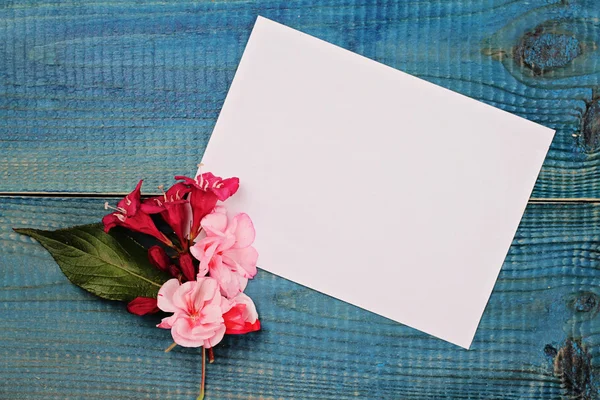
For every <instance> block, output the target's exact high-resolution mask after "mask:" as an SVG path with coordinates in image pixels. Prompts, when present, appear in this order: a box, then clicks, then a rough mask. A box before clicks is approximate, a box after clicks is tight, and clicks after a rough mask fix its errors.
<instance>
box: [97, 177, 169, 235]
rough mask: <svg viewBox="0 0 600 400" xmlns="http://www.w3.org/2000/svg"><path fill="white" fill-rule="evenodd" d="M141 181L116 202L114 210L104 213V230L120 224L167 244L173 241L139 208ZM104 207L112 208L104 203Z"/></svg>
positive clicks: (106, 230)
mask: <svg viewBox="0 0 600 400" xmlns="http://www.w3.org/2000/svg"><path fill="white" fill-rule="evenodd" d="M141 187H142V181H139V182H138V184H137V186H136V187H135V189H134V190H133V192H131V193H129V194H128V195H127V196H125V198H124V199H123V200H121V201H119V203H118V204H117V207H116V208H115V212H113V213H110V214H108V215H105V216H104V218H102V223H103V224H104V231H105V232H107V233H108V231H110V230H111V229H112V228H114V227H115V226H122V227H124V228H127V229H130V230H132V231H135V232H141V233H145V234H147V235H151V236H154V237H155V238H157V239H158V240H160V241H161V242H163V243H165V244H166V245H168V246H172V245H173V243H171V241H170V240H169V239H168V238H167V237H166V236H165V235H164V234H163V233H162V232H161V231H159V230H158V228H157V227H156V225H154V221H152V218H150V215H148V214H147V213H146V212H144V210H142V209H141V204H142V203H141V193H140V190H141ZM105 208H106V209H108V208H112V207H110V206H109V205H108V203H105Z"/></svg>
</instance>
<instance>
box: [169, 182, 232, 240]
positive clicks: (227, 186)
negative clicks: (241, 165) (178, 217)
mask: <svg viewBox="0 0 600 400" xmlns="http://www.w3.org/2000/svg"><path fill="white" fill-rule="evenodd" d="M175 179H177V180H183V183H184V184H186V185H188V186H189V187H190V189H191V193H190V197H189V200H190V205H191V206H192V228H191V231H190V240H194V238H195V237H196V236H197V235H198V232H199V231H200V221H202V218H204V216H206V214H208V213H209V212H211V211H212V210H213V208H215V206H216V205H217V200H220V201H225V200H227V199H228V198H229V197H231V196H233V195H234V194H235V193H236V192H237V190H238V188H239V186H240V180H239V179H238V178H227V179H222V178H220V177H218V176H214V175H213V174H212V173H210V172H206V173H204V174H201V175H198V176H197V177H196V178H195V179H192V178H188V177H186V176H176V177H175Z"/></svg>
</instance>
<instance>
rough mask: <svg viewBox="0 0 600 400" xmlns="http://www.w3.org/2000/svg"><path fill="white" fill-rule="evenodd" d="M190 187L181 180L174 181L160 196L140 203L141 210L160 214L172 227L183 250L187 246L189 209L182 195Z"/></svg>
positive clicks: (188, 190)
mask: <svg viewBox="0 0 600 400" xmlns="http://www.w3.org/2000/svg"><path fill="white" fill-rule="evenodd" d="M190 191H191V189H190V188H189V187H188V186H187V185H185V184H184V183H182V182H179V183H176V184H174V185H173V186H171V188H170V189H169V190H167V191H166V193H164V194H163V195H162V196H156V197H151V198H149V199H147V200H144V202H143V203H142V207H141V208H142V211H144V212H146V213H148V214H157V213H160V216H161V217H162V218H163V219H164V220H165V222H166V223H167V224H169V226H170V227H171V228H172V229H173V232H175V234H176V235H177V238H178V239H179V242H180V243H181V246H182V248H183V249H184V250H186V249H187V248H188V234H189V231H190V225H189V220H190V218H191V209H190V206H189V202H188V200H186V199H184V196H185V195H186V194H187V193H189V192H190Z"/></svg>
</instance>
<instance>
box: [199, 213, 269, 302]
mask: <svg viewBox="0 0 600 400" xmlns="http://www.w3.org/2000/svg"><path fill="white" fill-rule="evenodd" d="M201 226H202V228H203V229H204V231H205V232H206V237H204V238H202V239H200V240H199V241H198V242H197V243H196V244H194V245H193V246H192V247H190V252H191V253H192V255H193V256H194V257H196V258H197V259H198V260H199V261H200V267H199V271H198V277H202V276H204V275H206V274H207V273H209V272H210V276H211V277H213V278H215V279H216V280H217V282H218V283H219V287H220V288H221V294H223V295H224V296H225V297H227V298H234V297H235V296H236V295H237V294H238V293H240V292H242V291H244V289H245V288H246V285H247V284H248V279H251V278H253V277H254V276H255V275H256V272H257V269H256V262H257V260H258V252H257V251H256V249H254V247H252V246H251V245H252V243H253V242H254V236H255V231H254V225H253V224H252V220H251V219H250V217H249V216H248V215H247V214H244V213H240V214H237V215H236V216H234V217H233V218H232V219H231V220H229V219H228V217H227V213H226V210H225V208H224V207H216V208H215V209H214V210H213V212H212V213H210V214H208V215H207V216H206V217H204V218H203V219H202V223H201Z"/></svg>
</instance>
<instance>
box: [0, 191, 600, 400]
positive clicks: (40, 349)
mask: <svg viewBox="0 0 600 400" xmlns="http://www.w3.org/2000/svg"><path fill="white" fill-rule="evenodd" d="M102 203H103V200H102V199H55V198H35V199H32V198H6V197H5V198H0V357H1V359H2V363H0V378H1V379H0V398H2V399H7V400H17V399H44V400H49V399H61V400H62V399H67V398H68V399H107V398H110V399H145V398H150V399H158V398H160V399H181V400H184V399H185V400H187V399H193V398H195V397H194V396H195V394H196V390H197V385H198V379H199V376H198V371H199V367H200V358H199V355H198V352H197V351H194V350H182V349H176V350H175V351H173V352H171V353H169V354H165V353H163V349H164V348H166V347H167V346H168V345H169V344H170V343H171V341H170V338H169V333H168V332H167V331H163V330H160V329H157V328H155V327H154V325H155V324H156V322H157V317H155V316H152V317H148V318H140V317H136V316H133V315H130V314H128V313H127V312H126V311H125V309H124V306H122V305H121V304H119V303H112V302H107V301H102V300H99V299H97V298H95V297H94V296H92V295H89V294H87V293H86V292H83V291H82V290H80V289H78V288H77V287H74V286H73V285H71V284H70V283H69V282H68V281H67V279H66V278H65V277H64V276H63V275H62V274H61V272H60V270H59V268H58V266H57V265H56V264H55V263H54V262H53V260H52V259H51V258H50V256H49V255H48V254H47V253H46V252H45V251H44V250H43V249H42V248H41V246H39V245H38V244H37V243H35V242H34V241H33V240H32V239H30V238H28V237H25V236H20V235H17V234H16V233H14V232H12V231H11V229H10V228H11V227H13V226H17V227H29V226H36V227H40V228H58V227H64V226H68V225H70V224H75V223H87V222H93V221H96V220H97V219H98V218H99V217H100V216H101V215H102V214H103V213H104V210H102ZM599 241H600V205H598V204H585V205H581V204H579V205H552V204H548V205H546V204H533V205H530V206H529V207H528V209H527V212H526V213H525V216H524V218H523V222H522V224H521V227H520V229H519V231H518V233H517V236H516V238H515V240H514V243H513V245H512V247H511V250H510V253H509V255H508V257H507V259H506V262H505V265H504V267H503V269H502V272H501V274H500V278H499V280H498V283H497V285H496V287H495V290H494V293H493V295H492V297H491V300H490V303H489V305H488V307H487V309H486V311H485V314H484V317H483V320H482V322H481V325H480V327H479V330H478V331H477V335H476V337H475V341H474V343H473V346H472V349H471V350H470V351H465V350H462V349H460V348H458V347H456V346H453V345H451V344H448V343H445V342H443V341H441V340H439V339H435V338H432V337H430V336H428V335H426V334H423V333H420V332H418V331H416V330H413V329H411V328H408V327H406V326H403V325H401V324H397V323H394V322H392V321H389V320H387V319H385V318H382V317H379V316H376V315H374V314H371V313H369V312H366V311H363V310H360V309H358V308H356V307H353V306H351V305H348V304H346V303H343V302H341V301H338V300H334V299H332V298H330V297H327V296H325V295H322V294H319V293H317V292H314V291H312V290H309V289H306V288H304V287H302V286H299V285H297V284H294V283H291V282H289V281H287V280H285V279H282V278H278V277H275V276H273V275H271V274H268V273H266V272H264V271H261V272H260V273H259V275H258V276H257V278H256V279H255V280H254V281H252V282H251V283H250V285H249V287H248V291H249V293H250V294H251V295H252V297H253V298H254V299H255V301H256V303H257V306H258V309H259V312H260V314H261V320H262V322H263V330H262V331H261V332H259V333H256V334H251V335H247V336H239V337H228V338H227V339H226V340H224V342H223V343H222V344H220V345H219V346H218V347H217V348H216V350H215V351H216V355H217V361H216V363H215V364H212V365H209V367H208V381H207V384H208V396H207V399H208V400H210V399H236V398H238V399H350V398H363V399H365V398H366V399H442V398H452V399H486V400H488V399H536V400H539V399H565V400H566V399H575V398H577V399H586V400H589V399H595V398H597V396H598V395H599V392H598V389H599V388H600V386H599V385H600V375H599V374H600V364H599V363H598V360H600V346H599V345H600V319H599V317H598V311H599V310H600V298H599V296H600V290H599V289H598V287H599V283H600V246H599V245H598V243H599ZM395 262H397V263H399V264H400V263H402V259H401V258H400V259H398V260H395ZM367 271H369V272H368V273H372V274H377V271H376V270H374V269H372V268H369V269H368V270H367ZM381 279H385V276H382V277H381ZM390 298H391V299H393V294H392V295H391V297H390ZM578 390H579V392H578ZM578 393H583V394H582V395H578ZM577 396H579V397H577Z"/></svg>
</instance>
